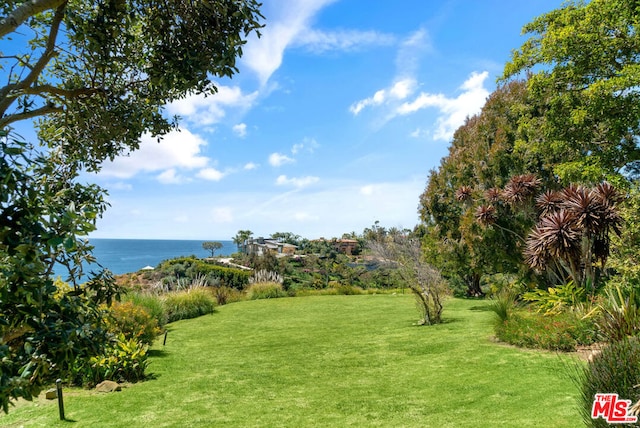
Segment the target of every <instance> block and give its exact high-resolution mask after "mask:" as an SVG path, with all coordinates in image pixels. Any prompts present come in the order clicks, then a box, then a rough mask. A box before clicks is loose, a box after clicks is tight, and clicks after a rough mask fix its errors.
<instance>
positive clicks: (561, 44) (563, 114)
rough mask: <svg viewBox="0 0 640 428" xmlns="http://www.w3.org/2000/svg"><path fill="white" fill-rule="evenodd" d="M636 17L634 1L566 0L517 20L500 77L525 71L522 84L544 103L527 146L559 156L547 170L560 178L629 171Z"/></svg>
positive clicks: (635, 105) (613, 176)
mask: <svg viewBox="0 0 640 428" xmlns="http://www.w3.org/2000/svg"><path fill="white" fill-rule="evenodd" d="M638 17H639V11H638V9H637V5H635V3H634V2H627V1H624V0H596V1H590V2H581V1H569V2H566V3H565V4H564V5H563V6H562V7H561V8H559V9H557V10H554V11H551V12H549V13H546V14H544V15H542V16H540V17H538V18H536V19H535V20H533V21H532V22H531V23H529V24H527V25H526V26H525V27H524V29H523V32H524V33H526V34H528V35H529V36H530V37H529V39H528V40H527V41H526V42H525V43H524V44H523V45H522V46H521V47H520V48H519V49H517V50H515V51H514V52H513V55H512V58H511V61H510V62H509V63H507V64H506V66H505V71H504V76H505V78H509V77H513V76H519V75H520V74H521V73H522V72H533V74H532V77H531V79H530V80H529V90H530V92H531V94H532V96H533V97H535V98H536V99H537V100H539V101H540V102H541V103H544V105H545V107H544V108H543V109H542V112H543V117H544V120H543V121H539V122H538V123H536V126H537V127H538V128H539V129H540V131H541V133H542V136H543V138H541V139H540V140H538V141H531V146H530V150H536V151H539V152H544V153H547V154H549V155H552V156H561V157H562V159H561V162H559V163H558V164H556V165H555V167H554V173H555V174H557V175H558V176H559V177H560V178H561V179H562V180H563V181H564V183H565V184H566V183H568V182H571V181H577V182H586V183H592V184H593V183H597V182H600V181H602V180H609V181H612V182H614V183H618V184H619V183H622V182H624V181H625V180H626V177H625V176H624V175H625V174H627V173H632V174H635V173H636V172H637V167H638V165H639V163H638V160H639V159H640V149H639V148H638V146H637V142H636V138H637V136H638V131H640V120H639V119H640V107H639V105H640V104H639V101H640V93H639V92H638V91H637V86H638V82H639V81H640V72H639V71H638V70H639V69H638V64H639V63H638V61H639V60H638V52H639V50H640V35H639V34H638V31H637V30H638ZM549 142H553V144H549Z"/></svg>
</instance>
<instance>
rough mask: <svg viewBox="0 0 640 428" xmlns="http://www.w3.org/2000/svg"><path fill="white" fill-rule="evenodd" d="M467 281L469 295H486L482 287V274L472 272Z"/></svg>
mask: <svg viewBox="0 0 640 428" xmlns="http://www.w3.org/2000/svg"><path fill="white" fill-rule="evenodd" d="M466 280H467V281H466V282H467V297H484V293H483V292H482V288H480V274H479V273H475V272H474V273H472V274H471V275H468V276H467V278H466Z"/></svg>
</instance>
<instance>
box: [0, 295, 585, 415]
mask: <svg viewBox="0 0 640 428" xmlns="http://www.w3.org/2000/svg"><path fill="white" fill-rule="evenodd" d="M488 305H489V302H485V301H473V300H458V299H452V300H450V301H448V302H447V304H446V307H445V312H444V316H445V319H446V320H447V322H446V323H444V324H442V325H437V326H431V327H418V326H416V325H415V321H416V318H417V316H416V311H415V308H414V299H413V296H410V295H359V296H313V297H297V298H286V299H269V300H255V301H245V302H238V303H234V304H231V305H225V306H222V307H220V308H219V309H218V311H217V313H215V314H212V315H206V316H204V317H200V318H196V319H191V320H183V321H179V322H176V323H174V324H170V325H169V326H168V327H169V329H170V331H169V333H168V340H167V344H166V346H164V347H163V346H162V345H161V343H160V344H156V345H155V348H154V350H153V353H154V354H155V356H154V357H153V358H152V359H151V361H152V362H151V365H150V368H149V370H150V371H151V372H152V373H154V374H155V379H153V380H149V381H146V382H143V383H138V384H134V385H130V386H129V387H127V388H125V389H124V390H123V391H122V392H118V393H112V394H98V393H94V392H89V391H81V390H72V391H68V392H67V395H66V396H65V406H66V415H67V418H68V419H71V420H73V421H74V423H68V422H63V421H59V420H58V413H57V412H58V410H57V405H56V403H55V401H44V400H43V401H40V402H39V403H38V404H37V405H33V404H24V405H19V407H18V408H14V409H12V410H11V411H10V413H9V415H8V416H5V415H2V416H0V426H9V427H14V426H15V427H17V426H24V427H45V426H46V427H50V426H69V427H70V426H73V427H74V428H76V427H78V428H79V427H96V426H99V427H129V426H153V427H212V426H219V425H224V426H239V427H242V426H262V427H270V426H273V427H301V426H314V427H316V426H327V427H335V426H354V427H399V426H403V427H412V426H415V427H496V426H500V427H545V426H546V427H579V426H583V425H582V421H581V418H580V415H579V412H578V409H577V397H578V394H579V393H578V390H577V388H576V386H575V385H574V384H573V383H572V381H571V380H570V378H569V376H568V375H567V374H565V373H567V370H566V366H567V357H560V356H558V355H557V354H553V353H548V352H542V351H523V350H520V349H517V348H514V347H509V346H504V345H501V344H497V343H495V342H494V341H492V340H491V336H492V324H493V317H494V316H495V315H494V314H493V313H492V312H490V311H489V310H488Z"/></svg>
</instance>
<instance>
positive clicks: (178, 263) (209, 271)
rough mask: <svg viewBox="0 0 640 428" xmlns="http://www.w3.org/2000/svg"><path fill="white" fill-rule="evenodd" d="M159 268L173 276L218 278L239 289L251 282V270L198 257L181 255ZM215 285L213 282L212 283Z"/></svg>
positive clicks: (226, 284)
mask: <svg viewBox="0 0 640 428" xmlns="http://www.w3.org/2000/svg"><path fill="white" fill-rule="evenodd" d="M158 270H159V271H160V272H161V273H162V274H164V275H165V276H168V277H171V278H184V277H188V278H193V279H195V278H197V277H199V276H204V277H206V278H207V279H208V280H210V279H213V278H217V279H218V280H219V281H220V285H224V286H227V287H231V288H236V289H238V290H242V289H244V288H245V287H246V286H247V284H249V277H250V276H251V272H250V271H246V270H242V269H234V268H230V267H224V266H219V265H216V264H213V263H209V262H206V261H204V260H200V259H198V258H196V257H181V258H177V259H172V260H167V261H164V262H162V263H161V264H160V265H159V268H158ZM210 285H213V284H210Z"/></svg>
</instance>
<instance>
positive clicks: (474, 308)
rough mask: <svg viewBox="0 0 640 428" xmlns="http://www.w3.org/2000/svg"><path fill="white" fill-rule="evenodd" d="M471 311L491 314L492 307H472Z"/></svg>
mask: <svg viewBox="0 0 640 428" xmlns="http://www.w3.org/2000/svg"><path fill="white" fill-rule="evenodd" d="M469 310H470V311H481V312H489V311H491V306H490V305H488V304H487V305H484V306H472V307H470V308H469Z"/></svg>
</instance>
